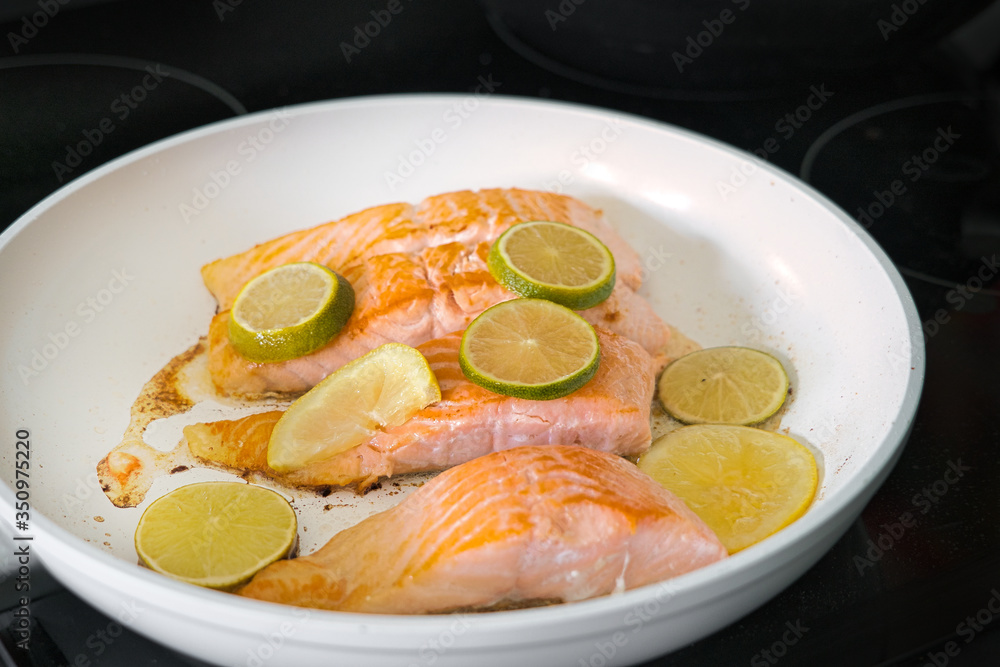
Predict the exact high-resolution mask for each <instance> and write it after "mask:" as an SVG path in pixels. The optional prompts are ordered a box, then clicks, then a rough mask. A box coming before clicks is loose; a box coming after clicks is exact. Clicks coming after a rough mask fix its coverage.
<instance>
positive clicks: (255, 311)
mask: <svg viewBox="0 0 1000 667" xmlns="http://www.w3.org/2000/svg"><path fill="white" fill-rule="evenodd" d="M353 311H354V288H353V287H351V284H350V283H349V282H347V280H346V279H345V278H344V277H343V276H341V275H339V274H338V273H335V272H334V271H331V270H330V269H328V268H327V267H325V266H323V265H322V264H316V263H314V262H293V263H291V264H284V265H282V266H279V267H277V268H274V269H271V270H270V271H265V272H264V273H262V274H261V275H259V276H257V277H256V278H254V279H252V280H250V281H249V282H248V283H247V284H246V285H244V286H243V289H242V290H240V293H239V294H238V295H237V297H236V301H235V302H234V303H233V308H232V310H230V311H229V340H230V342H231V343H232V344H233V347H234V348H235V349H236V351H237V352H239V353H240V354H241V355H243V356H244V357H246V358H247V359H249V360H250V361H254V362H258V363H266V362H275V361H286V360H288V359H295V358H296V357H301V356H303V355H306V354H309V353H310V352H314V351H316V350H318V349H319V348H321V347H323V346H324V345H326V344H327V343H328V342H329V341H330V340H331V339H332V338H333V337H334V336H336V335H337V333H338V332H339V331H340V330H341V329H342V328H343V327H344V325H345V324H346V323H347V320H348V319H349V318H350V317H351V313H352V312H353Z"/></svg>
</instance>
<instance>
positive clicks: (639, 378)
mask: <svg viewBox="0 0 1000 667" xmlns="http://www.w3.org/2000/svg"><path fill="white" fill-rule="evenodd" d="M597 333H598V340H599V342H600V345H601V363H600V366H599V367H598V370H597V373H596V374H595V375H594V377H593V378H592V379H591V380H590V382H588V383H587V384H586V385H584V386H583V387H581V388H580V389H578V390H577V391H575V392H573V393H572V394H569V395H568V396H564V397H562V398H557V399H553V400H549V401H531V400H526V399H520V398H512V397H509V396H502V395H500V394H495V393H493V392H491V391H489V390H487V389H483V388H482V387H480V386H478V385H476V384H474V383H472V382H470V381H469V380H468V379H466V377H465V375H464V374H463V373H462V369H461V368H460V367H459V363H458V348H459V344H460V343H461V332H457V333H452V334H449V335H447V336H444V337H442V338H439V339H435V340H432V341H429V342H427V343H424V344H423V345H420V346H418V347H417V349H418V350H420V352H421V353H423V355H424V356H425V357H426V358H427V361H428V363H429V364H430V367H431V370H433V371H434V375H435V376H436V377H437V380H438V384H439V385H440V387H441V400H440V401H439V402H438V403H435V404H433V405H430V406H428V407H426V408H424V409H423V410H420V411H419V412H417V413H416V414H415V415H414V416H413V417H412V418H410V419H409V420H408V421H406V422H405V423H403V424H401V425H399V426H396V427H392V428H389V429H387V430H384V431H380V432H379V433H377V434H376V435H374V436H373V437H372V438H371V439H369V440H368V441H367V442H365V443H363V444H361V445H359V446H357V447H355V448H353V449H350V450H348V451H346V452H343V453H341V454H338V455H335V456H333V457H332V458H329V459H327V460H325V461H319V462H316V463H313V464H311V465H309V466H307V467H305V468H302V469H300V470H296V471H294V472H291V473H287V474H284V475H281V474H279V473H277V472H275V471H274V470H272V469H271V468H269V467H268V465H267V445H268V440H269V438H270V436H271V431H272V430H273V429H274V425H275V423H276V422H277V420H278V419H279V418H280V417H281V415H282V412H281V411H276V410H275V411H270V412H264V413H258V414H254V415H250V416H247V417H243V418H241V419H235V420H225V421H218V422H211V423H207V424H206V423H201V424H192V425H190V426H187V427H185V428H184V436H185V439H186V440H187V444H188V448H189V449H190V451H191V453H192V454H194V455H195V456H196V457H198V458H199V459H201V460H202V461H204V462H208V463H213V464H216V465H220V466H223V467H226V468H231V469H234V470H236V471H239V472H243V471H256V472H259V473H263V474H264V475H266V476H268V477H271V478H274V479H278V480H280V481H282V482H284V483H287V484H290V485H293V486H321V485H350V484H359V485H361V486H366V485H368V484H370V483H372V482H374V481H375V480H377V479H378V478H381V477H387V476H391V475H394V474H401V473H410V472H420V471H431V470H443V469H445V468H449V467H451V466H454V465H457V464H460V463H464V462H466V461H469V460H471V459H473V458H475V457H478V456H483V455H484V454H488V453H490V452H493V451H497V450H502V449H509V448H511V447H515V446H519V445H528V444H531V445H550V444H582V445H585V446H587V447H589V448H592V449H599V450H603V451H607V452H612V453H616V454H625V455H628V454H638V453H641V452H643V451H645V450H646V448H647V447H648V446H649V443H650V440H651V439H652V435H651V430H650V424H649V412H650V404H651V401H652V398H653V390H654V384H655V364H654V363H653V360H652V359H651V357H650V356H649V354H647V353H646V351H645V350H643V349H642V347H641V346H640V345H638V344H636V343H634V342H632V341H630V340H628V339H627V338H624V337H622V336H618V335H615V334H613V333H610V332H608V331H605V330H603V329H600V328H597Z"/></svg>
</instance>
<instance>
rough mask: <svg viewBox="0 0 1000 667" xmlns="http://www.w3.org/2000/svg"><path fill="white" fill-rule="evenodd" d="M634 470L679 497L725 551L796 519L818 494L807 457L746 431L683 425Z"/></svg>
mask: <svg viewBox="0 0 1000 667" xmlns="http://www.w3.org/2000/svg"><path fill="white" fill-rule="evenodd" d="M637 465H638V466H639V469H640V470H642V471H644V472H646V473H647V474H649V475H650V476H651V477H652V478H653V479H655V480H656V481H657V482H659V483H660V484H661V485H662V486H664V487H665V488H667V489H669V490H670V491H672V492H673V493H674V494H676V495H677V496H678V497H680V498H681V500H683V501H684V502H685V503H687V505H688V507H690V508H691V509H692V510H693V511H694V512H695V514H697V515H698V516H699V517H701V519H702V520H703V521H704V522H705V523H706V524H707V525H708V527H709V528H711V529H712V530H713V531H715V534H716V535H718V537H719V539H720V540H721V541H722V543H723V544H724V545H725V546H726V549H728V550H729V552H730V553H735V552H737V551H740V550H741V549H745V548H747V547H749V546H751V545H753V544H756V543H757V542H760V541H761V540H763V539H764V538H766V537H768V536H770V535H773V534H774V533H775V532H777V531H778V530H781V529H782V528H784V527H785V526H787V525H788V524H790V523H792V522H793V521H795V520H796V519H797V518H799V517H800V516H802V514H803V513H804V512H805V511H806V509H807V508H808V507H809V504H810V503H811V502H812V500H813V496H814V495H815V494H816V485H817V483H818V479H819V473H818V470H817V466H816V459H815V457H814V456H813V454H812V452H810V451H809V450H808V449H806V448H805V447H804V446H803V445H801V444H799V443H798V442H797V441H796V440H794V439H793V438H790V437H788V436H786V435H781V434H779V433H773V432H771V431H764V430H762V429H759V428H751V427H747V426H730V425H724V424H699V425H694V426H685V427H682V428H679V429H677V430H675V431H671V432H670V433H668V434H667V435H665V436H663V437H661V438H659V439H658V440H656V441H655V442H654V443H653V444H652V446H651V447H650V448H649V450H648V451H647V452H646V453H645V454H643V455H642V456H640V457H639V460H638V463H637Z"/></svg>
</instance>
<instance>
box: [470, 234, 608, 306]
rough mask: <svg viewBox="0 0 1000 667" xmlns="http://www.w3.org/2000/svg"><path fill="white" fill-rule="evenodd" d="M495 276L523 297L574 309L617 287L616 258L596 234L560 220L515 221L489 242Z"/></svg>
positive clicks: (489, 262)
mask: <svg viewBox="0 0 1000 667" xmlns="http://www.w3.org/2000/svg"><path fill="white" fill-rule="evenodd" d="M487 265H488V266H489V269H490V273H491V274H492V275H493V277H494V278H496V280H497V282H499V283H500V284H501V285H503V286H504V287H506V288H507V289H509V290H510V291H512V292H515V293H517V294H520V295H521V296H524V297H531V298H538V299H548V300H549V301H554V302H556V303H558V304H561V305H563V306H566V307H567V308H572V309H574V310H584V309H586V308H591V307H593V306H596V305H597V304H599V303H600V302H602V301H604V300H605V299H607V298H608V296H610V295H611V291H612V290H613V289H614V287H615V260H614V256H612V254H611V251H610V250H608V248H607V247H606V246H605V245H604V244H603V243H601V242H600V240H598V239H597V237H595V236H594V235H593V234H591V233H589V232H586V231H584V230H582V229H580V228H579V227H574V226H572V225H567V224H564V223H561V222H548V221H533V222H522V223H519V224H517V225H514V226H513V227H511V228H510V229H508V230H507V231H506V232H504V233H503V234H501V235H500V238H498V239H497V240H496V242H495V243H494V244H493V245H492V246H491V247H490V254H489V258H488V260H487Z"/></svg>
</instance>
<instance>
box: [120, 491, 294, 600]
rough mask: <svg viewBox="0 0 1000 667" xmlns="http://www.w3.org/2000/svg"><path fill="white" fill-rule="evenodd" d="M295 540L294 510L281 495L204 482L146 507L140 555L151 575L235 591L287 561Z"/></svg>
mask: <svg viewBox="0 0 1000 667" xmlns="http://www.w3.org/2000/svg"><path fill="white" fill-rule="evenodd" d="M295 535H296V519H295V510H293V509H292V506H291V505H289V504H288V501H287V500H285V499H284V498H283V497H282V496H281V495H279V494H278V493H275V492H274V491H271V490H270V489H265V488H264V487H261V486H252V485H250V484H244V483H242V482H202V483H199V484H189V485H187V486H182V487H180V488H178V489H175V490H173V491H171V492H170V493H168V494H166V495H165V496H162V497H161V498H158V499H157V500H155V501H153V502H152V503H151V504H150V505H149V507H147V508H146V511H145V512H143V513H142V517H140V518H139V525H138V527H137V528H136V530H135V550H136V552H137V553H138V554H139V560H140V561H141V562H142V564H143V565H145V566H146V567H148V568H150V569H151V570H155V571H156V572H159V573H161V574H165V575H167V576H170V577H173V578H174V579H180V580H181V581H186V582H188V583H191V584H197V585H199V586H206V587H208V588H218V589H222V590H230V589H232V588H235V587H236V586H239V585H240V584H243V583H245V582H247V581H249V580H250V579H251V578H252V577H253V575H254V574H256V573H257V572H258V571H260V570H261V569H263V568H265V567H267V566H268V565H270V564H271V563H273V562H275V561H276V560H279V559H281V558H285V557H286V556H288V554H289V553H290V552H291V551H292V549H293V547H294V546H295Z"/></svg>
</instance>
